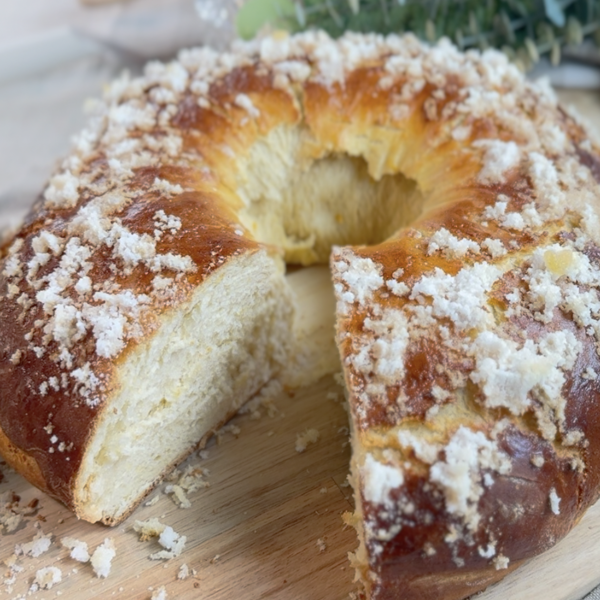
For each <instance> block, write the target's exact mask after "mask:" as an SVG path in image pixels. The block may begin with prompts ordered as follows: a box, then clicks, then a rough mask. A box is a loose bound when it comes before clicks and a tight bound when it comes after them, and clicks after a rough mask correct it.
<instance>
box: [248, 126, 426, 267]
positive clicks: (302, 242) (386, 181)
mask: <svg viewBox="0 0 600 600" xmlns="http://www.w3.org/2000/svg"><path fill="white" fill-rule="evenodd" d="M313 154H314V150H313V146H312V145H311V140H310V136H309V134H308V133H307V132H306V131H305V130H304V129H303V128H302V127H295V128H291V127H287V126H281V127H277V128H275V129H273V130H272V131H271V132H270V133H269V134H268V135H266V136H264V138H262V139H260V140H259V141H257V142H256V143H254V144H253V145H252V146H251V148H250V150H249V152H248V153H247V155H246V157H245V158H242V159H241V160H240V161H239V169H238V172H239V175H238V177H239V181H238V186H239V187H238V190H237V191H238V195H239V197H240V198H241V199H242V201H243V202H244V205H245V206H244V207H243V208H242V209H241V210H240V212H239V218H240V220H241V221H242V223H243V224H244V225H245V226H246V227H247V228H248V229H249V230H250V231H251V232H252V233H253V235H254V236H255V238H256V239H258V240H260V241H263V242H268V243H271V244H275V245H277V246H279V247H280V248H283V249H284V251H285V257H286V260H287V261H288V262H291V263H300V264H304V265H309V264H313V263H316V262H318V263H327V262H328V261H329V254H330V252H331V247H332V246H333V245H348V244H376V243H379V242H382V241H384V240H385V239H387V238H389V237H390V236H392V235H393V234H394V233H395V232H396V231H398V230H399V229H401V228H402V227H405V226H406V225H409V224H410V223H413V222H414V221H415V220H416V219H417V218H418V217H419V216H420V215H421V214H422V212H423V211H424V210H426V209H427V208H428V204H429V201H430V200H429V198H428V197H426V196H425V195H424V194H423V193H422V192H421V190H420V189H419V187H418V186H417V183H416V182H415V181H414V180H412V179H409V178H407V177H405V176H404V175H403V174H402V173H398V174H395V175H383V176H381V177H380V178H379V179H375V178H373V177H372V176H371V175H370V174H369V165H368V164H367V162H366V160H365V159H364V158H362V157H360V156H349V155H347V154H343V153H326V154H323V155H321V154H319V155H317V156H314V155H313Z"/></svg>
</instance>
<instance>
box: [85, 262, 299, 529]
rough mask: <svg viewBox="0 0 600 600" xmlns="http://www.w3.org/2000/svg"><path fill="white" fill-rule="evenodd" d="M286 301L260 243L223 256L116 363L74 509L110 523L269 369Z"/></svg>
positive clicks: (281, 343)
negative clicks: (114, 389)
mask: <svg viewBox="0 0 600 600" xmlns="http://www.w3.org/2000/svg"><path fill="white" fill-rule="evenodd" d="M292 311H293V307H292V299H291V296H290V293H289V291H288V288H287V286H286V284H285V281H284V279H283V277H282V274H281V270H280V268H279V266H278V262H277V261H275V260H274V259H273V258H272V257H271V256H269V255H268V254H267V252H265V251H259V252H256V253H253V254H251V255H246V256H242V257H240V258H235V259H231V260H230V261H229V263H227V264H226V265H224V266H223V267H222V268H220V269H219V270H218V271H217V272H216V273H214V274H213V275H211V276H210V277H209V278H208V280H207V281H206V282H205V283H204V284H203V285H202V286H200V288H199V289H198V290H197V291H196V292H195V294H194V295H193V296H192V297H191V298H190V299H189V301H188V302H187V303H186V304H185V305H184V306H180V307H178V308H177V309H175V310H173V311H171V312H169V313H167V314H165V315H163V316H162V317H161V320H162V327H161V328H160V329H159V331H158V332H157V333H156V334H155V335H154V336H153V337H152V338H151V339H150V340H149V341H148V342H146V343H144V344H140V345H139V346H138V347H137V348H135V349H134V350H132V351H131V352H130V353H129V354H128V355H127V356H126V358H125V360H124V361H123V363H122V365H121V367H120V370H119V374H120V389H119V391H118V393H117V394H116V395H115V397H114V398H113V399H112V401H111V407H110V410H107V411H105V412H104V415H103V419H102V421H101V422H100V424H99V426H98V428H97V430H96V432H95V435H94V436H93V440H92V442H91V444H90V446H89V448H88V450H87V452H86V454H85V457H84V460H83V464H82V468H81V471H80V475H79V477H78V480H77V483H76V495H75V497H76V500H77V501H78V503H79V505H80V507H81V516H83V517H84V518H85V519H88V520H90V521H98V520H101V521H103V522H105V523H109V524H110V523H112V522H116V521H118V520H120V519H121V518H122V517H124V516H125V515H126V514H127V512H128V511H129V510H130V509H131V507H132V506H135V504H136V503H137V501H139V499H141V497H143V496H144V495H145V494H146V493H147V492H148V491H150V490H151V489H152V487H153V486H154V485H155V483H156V482H157V481H158V480H159V479H160V477H161V476H163V475H164V473H165V470H167V469H169V468H170V467H172V466H173V465H174V464H175V463H177V462H178V461H179V460H181V459H182V458H183V457H184V456H185V455H186V454H188V453H189V452H190V451H191V449H193V448H194V447H196V446H197V444H198V441H199V440H201V439H206V437H207V435H208V434H210V433H212V432H213V431H214V429H215V428H216V427H218V426H220V424H222V423H223V422H224V421H225V420H226V419H228V418H229V417H231V416H232V415H233V414H234V413H235V412H236V411H237V410H238V409H239V408H240V406H241V404H242V403H243V402H244V401H246V400H247V399H248V398H249V397H251V396H252V395H253V394H255V393H256V392H257V391H258V390H259V389H260V388H261V387H262V386H263V385H264V384H265V383H266V382H267V381H268V380H269V379H271V378H272V377H274V376H275V375H277V374H278V373H279V372H280V371H281V368H282V365H283V363H284V361H285V358H286V356H287V354H288V349H287V345H288V343H289V340H290V325H291V316H292Z"/></svg>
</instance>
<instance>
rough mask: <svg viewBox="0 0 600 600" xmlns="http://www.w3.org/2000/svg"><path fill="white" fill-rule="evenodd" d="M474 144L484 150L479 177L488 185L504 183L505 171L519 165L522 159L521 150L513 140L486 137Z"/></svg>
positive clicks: (473, 144)
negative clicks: (506, 140)
mask: <svg viewBox="0 0 600 600" xmlns="http://www.w3.org/2000/svg"><path fill="white" fill-rule="evenodd" d="M472 146H473V147H475V148H482V149H483V151H484V158H483V167H482V169H481V171H480V172H479V175H478V179H479V181H480V182H481V183H484V184H487V185H491V184H494V183H503V182H504V181H505V173H506V172H507V171H509V170H510V169H514V168H515V167H517V166H518V165H519V162H520V160H521V151H520V149H519V147H518V146H517V144H515V142H513V141H509V142H503V141H501V140H495V139H488V140H486V139H484V140H477V141H475V142H473V143H472Z"/></svg>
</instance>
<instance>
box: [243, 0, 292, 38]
mask: <svg viewBox="0 0 600 600" xmlns="http://www.w3.org/2000/svg"><path fill="white" fill-rule="evenodd" d="M293 15H294V2H293V0H247V1H246V2H245V3H244V5H243V6H242V7H241V8H240V10H239V11H238V13H237V15H236V19H235V27H236V30H237V32H238V35H239V36H240V37H241V38H243V39H245V40H249V39H251V38H253V37H254V36H255V35H256V34H257V33H258V32H259V31H260V30H261V28H262V27H264V26H265V25H266V24H267V23H268V24H270V25H271V26H274V27H277V26H283V23H282V22H281V21H282V17H286V16H287V17H292V16H293Z"/></svg>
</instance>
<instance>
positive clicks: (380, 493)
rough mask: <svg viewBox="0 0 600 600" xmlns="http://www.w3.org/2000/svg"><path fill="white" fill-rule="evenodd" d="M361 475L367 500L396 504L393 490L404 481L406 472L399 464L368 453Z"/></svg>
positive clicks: (385, 504)
mask: <svg viewBox="0 0 600 600" xmlns="http://www.w3.org/2000/svg"><path fill="white" fill-rule="evenodd" d="M360 476H361V480H362V493H363V496H364V498H365V500H366V501H367V502H371V503H373V504H382V505H384V506H393V505H394V499H393V496H392V492H393V491H394V490H397V489H398V488H400V486H402V484H403V483H404V474H403V472H402V469H401V468H400V467H399V466H396V465H389V464H386V463H383V462H380V461H379V460H378V459H376V458H375V457H374V456H373V455H372V454H371V453H368V454H367V456H366V457H365V462H364V463H363V465H362V467H361V468H360Z"/></svg>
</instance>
